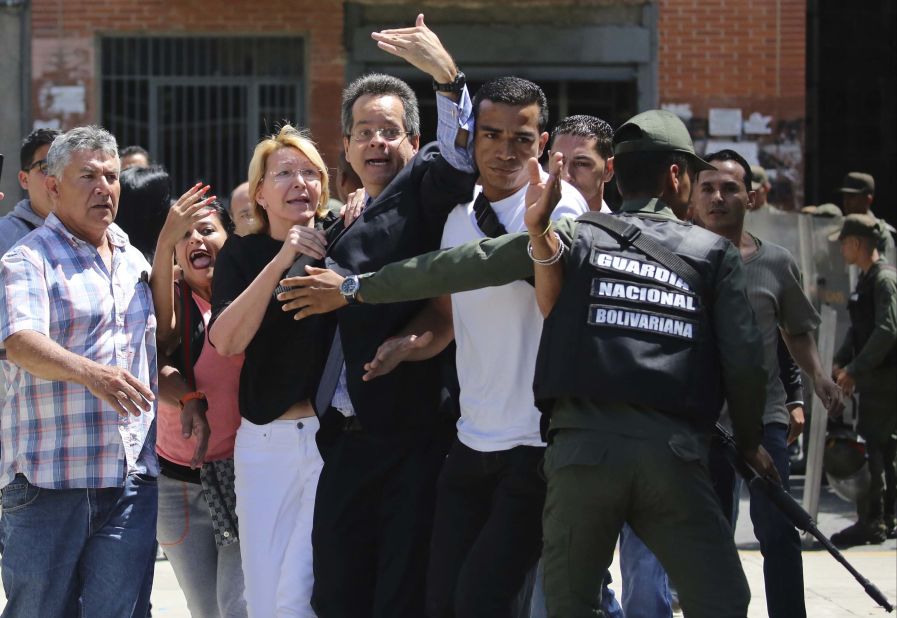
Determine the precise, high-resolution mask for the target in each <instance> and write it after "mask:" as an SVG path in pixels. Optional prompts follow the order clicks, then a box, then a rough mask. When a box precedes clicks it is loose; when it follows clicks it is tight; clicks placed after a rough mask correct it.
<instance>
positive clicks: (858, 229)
mask: <svg viewBox="0 0 897 618" xmlns="http://www.w3.org/2000/svg"><path fill="white" fill-rule="evenodd" d="M882 232H883V230H882V225H881V223H880V222H879V221H878V219H876V218H875V217H871V216H869V215H847V216H846V217H844V222H843V223H842V224H841V229H840V230H838V231H837V232H835V233H834V234H832V235H830V236H829V240H841V239H842V238H847V237H848V236H861V237H864V238H871V239H873V240H876V241H877V240H881V237H882Z"/></svg>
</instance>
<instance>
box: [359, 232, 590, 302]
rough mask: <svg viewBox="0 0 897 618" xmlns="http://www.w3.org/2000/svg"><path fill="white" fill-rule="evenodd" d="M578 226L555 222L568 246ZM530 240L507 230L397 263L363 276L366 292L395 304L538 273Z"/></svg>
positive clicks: (363, 293)
mask: <svg viewBox="0 0 897 618" xmlns="http://www.w3.org/2000/svg"><path fill="white" fill-rule="evenodd" d="M573 225H574V222H573V220H571V219H567V218H564V219H561V220H559V221H555V222H554V227H555V229H556V230H557V231H558V234H559V235H560V236H561V241H562V242H564V243H565V244H567V245H568V246H569V244H570V240H571V238H572V232H573ZM528 240H529V236H528V235H527V234H526V233H525V232H521V233H518V234H506V235H504V236H500V237H498V238H484V239H482V240H477V241H472V242H469V243H465V244H463V245H458V246H457V247H453V248H451V249H442V250H440V251H432V252H430V253H425V254H423V255H419V256H417V257H413V258H409V259H407V260H402V261H400V262H394V263H392V264H389V265H387V266H384V267H383V268H381V269H380V270H379V271H377V272H376V273H370V274H366V275H362V277H361V297H362V298H363V300H364V302H365V303H370V304H380V303H395V302H402V301H409V300H420V299H423V298H434V297H436V296H442V295H444V294H452V293H455V292H466V291H468V290H477V289H480V288H486V287H491V286H497V285H506V284H508V283H511V282H513V281H518V280H520V279H526V278H528V277H532V276H533V262H532V260H530V258H529V256H528V255H527V253H526V245H527V242H528Z"/></svg>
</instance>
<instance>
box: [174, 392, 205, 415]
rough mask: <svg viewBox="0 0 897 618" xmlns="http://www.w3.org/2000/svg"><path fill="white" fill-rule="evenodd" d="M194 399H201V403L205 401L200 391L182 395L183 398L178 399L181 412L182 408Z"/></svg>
mask: <svg viewBox="0 0 897 618" xmlns="http://www.w3.org/2000/svg"><path fill="white" fill-rule="evenodd" d="M194 399H202V400H203V401H205V400H206V394H205V393H202V392H200V391H193V392H192V393H187V394H186V395H184V396H183V397H181V398H180V399H178V405H179V406H180V407H181V410H183V409H184V406H186V405H187V404H188V403H190V402H191V401H193V400H194Z"/></svg>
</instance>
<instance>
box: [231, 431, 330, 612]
mask: <svg viewBox="0 0 897 618" xmlns="http://www.w3.org/2000/svg"><path fill="white" fill-rule="evenodd" d="M318 426H319V423H318V419H317V418H316V417H309V418H302V419H296V420H288V421H287V420H278V421H273V422H271V423H268V424H267V425H255V424H253V423H250V422H249V421H247V420H246V419H245V418H244V419H243V422H242V424H241V425H240V428H239V429H238V430H237V442H236V446H235V448H234V467H235V470H236V477H237V478H236V492H237V517H238V518H239V520H240V521H239V528H240V530H239V531H240V554H241V557H242V560H243V579H244V581H245V585H246V592H245V594H246V605H247V608H248V610H249V616H250V618H272V617H274V616H276V617H281V616H302V617H309V618H314V616H315V613H314V612H313V611H312V609H311V604H310V601H311V590H312V584H313V583H314V576H313V574H312V554H311V526H312V519H313V515H314V508H315V491H316V490H317V487H318V476H319V475H320V474H321V467H322V466H323V465H324V462H323V460H322V459H321V455H320V454H319V453H318V447H317V445H316V444H315V433H316V432H317V431H318Z"/></svg>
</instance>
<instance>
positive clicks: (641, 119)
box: [613, 109, 716, 172]
mask: <svg viewBox="0 0 897 618" xmlns="http://www.w3.org/2000/svg"><path fill="white" fill-rule="evenodd" d="M613 145H614V155H619V154H626V153H627V152H681V153H683V154H686V155H689V158H690V159H692V161H693V163H694V166H695V171H696V172H699V171H702V170H712V169H716V168H714V167H713V166H712V165H710V164H709V163H707V161H705V160H704V159H702V158H701V157H699V156H698V155H697V154H695V146H694V144H693V143H692V141H691V136H690V135H689V134H688V129H686V128H685V125H684V124H683V123H682V121H681V120H679V117H678V116H676V115H675V114H674V113H672V112H668V111H666V110H662V109H652V110H649V111H647V112H642V113H641V114H638V115H637V116H633V117H632V118H630V119H629V120H627V121H626V122H625V123H624V124H623V125H622V126H621V127H620V128H619V129H617V130H616V131H614V137H613Z"/></svg>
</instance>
